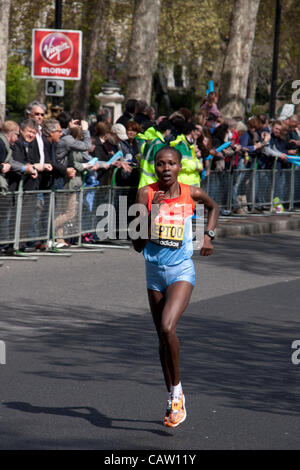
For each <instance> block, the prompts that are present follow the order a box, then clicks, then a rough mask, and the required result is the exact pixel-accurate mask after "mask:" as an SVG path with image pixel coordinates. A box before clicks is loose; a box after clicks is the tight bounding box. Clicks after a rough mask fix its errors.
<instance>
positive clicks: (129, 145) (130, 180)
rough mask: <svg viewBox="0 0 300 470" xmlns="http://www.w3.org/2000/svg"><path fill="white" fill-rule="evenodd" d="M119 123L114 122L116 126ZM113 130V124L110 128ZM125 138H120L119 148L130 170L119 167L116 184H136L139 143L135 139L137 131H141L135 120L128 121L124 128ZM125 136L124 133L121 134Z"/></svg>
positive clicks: (137, 178) (137, 179) (137, 180)
mask: <svg viewBox="0 0 300 470" xmlns="http://www.w3.org/2000/svg"><path fill="white" fill-rule="evenodd" d="M117 125H119V124H116V126H117ZM112 130H114V126H113V128H112ZM124 131H125V132H126V135H127V139H124V138H123V139H121V143H120V145H121V150H122V152H123V155H124V159H125V162H127V163H128V164H129V165H130V167H131V170H132V171H126V170H125V169H124V168H121V169H119V171H118V172H117V174H116V183H117V186H124V185H125V186H132V187H134V186H138V183H139V171H138V168H137V165H138V158H140V152H141V148H140V144H139V141H138V140H137V139H136V136H137V134H138V133H140V132H141V127H140V125H139V124H138V123H137V122H135V121H128V122H127V124H126V128H125V129H124ZM123 137H125V135H124V136H123Z"/></svg>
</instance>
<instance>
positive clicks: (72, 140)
mask: <svg viewBox="0 0 300 470" xmlns="http://www.w3.org/2000/svg"><path fill="white" fill-rule="evenodd" d="M77 129H78V130H80V132H77V131H75V137H74V136H73V135H74V134H73V132H74V130H77ZM78 136H80V137H78ZM91 145H92V141H91V136H90V132H89V130H88V123H87V121H84V120H81V121H80V123H79V120H76V119H75V120H74V119H71V120H70V121H69V124H68V129H67V133H66V134H65V135H64V136H62V137H61V138H60V140H59V142H58V143H57V146H56V150H55V154H56V158H55V159H56V162H57V163H58V164H59V165H63V167H64V168H66V174H65V175H64V174H63V173H62V172H60V173H62V176H59V177H58V178H57V179H56V181H55V187H56V188H57V189H62V187H63V186H64V184H65V181H64V177H65V176H67V177H68V167H72V160H70V157H71V153H72V152H73V151H79V152H85V151H88V150H89V149H90V147H91ZM58 171H59V170H58ZM71 173H72V174H73V171H72V172H71ZM71 179H73V178H71Z"/></svg>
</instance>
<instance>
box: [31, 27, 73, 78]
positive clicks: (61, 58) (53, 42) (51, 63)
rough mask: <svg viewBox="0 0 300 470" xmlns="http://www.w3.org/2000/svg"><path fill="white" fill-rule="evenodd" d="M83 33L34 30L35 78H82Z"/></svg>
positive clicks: (33, 70) (33, 60) (33, 63)
mask: <svg viewBox="0 0 300 470" xmlns="http://www.w3.org/2000/svg"><path fill="white" fill-rule="evenodd" d="M81 42H82V33H81V31H71V30H62V29H59V30H54V29H33V31H32V76H33V78H60V79H64V80H80V78H81Z"/></svg>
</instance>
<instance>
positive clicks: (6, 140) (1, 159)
mask: <svg viewBox="0 0 300 470" xmlns="http://www.w3.org/2000/svg"><path fill="white" fill-rule="evenodd" d="M18 137H19V126H18V124H17V123H16V122H14V121H5V122H4V124H3V125H2V129H1V133H0V240H1V241H5V242H8V241H9V239H10V238H11V235H10V230H9V219H10V215H11V210H12V200H11V199H10V198H7V197H4V196H5V195H6V194H7V192H8V180H7V174H8V172H9V171H10V170H11V168H12V162H11V160H12V148H11V147H12V145H13V144H14V143H15V142H16V141H17V139H18ZM21 167H22V164H21V163H20V164H19V165H17V167H16V168H15V169H16V170H17V168H19V169H20V168H21ZM13 251H14V250H13V246H12V245H11V244H9V243H5V244H2V245H0V252H1V254H12V253H13Z"/></svg>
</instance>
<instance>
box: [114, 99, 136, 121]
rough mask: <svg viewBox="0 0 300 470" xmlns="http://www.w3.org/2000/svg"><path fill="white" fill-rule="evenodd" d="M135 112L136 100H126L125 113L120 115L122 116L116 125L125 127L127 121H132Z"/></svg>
mask: <svg viewBox="0 0 300 470" xmlns="http://www.w3.org/2000/svg"><path fill="white" fill-rule="evenodd" d="M136 111H137V100H135V99H129V100H127V101H126V103H125V111H124V113H123V114H122V116H120V117H119V119H118V120H117V122H116V124H123V126H125V124H126V123H127V122H128V121H132V120H133V119H134V117H135V114H136Z"/></svg>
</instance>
